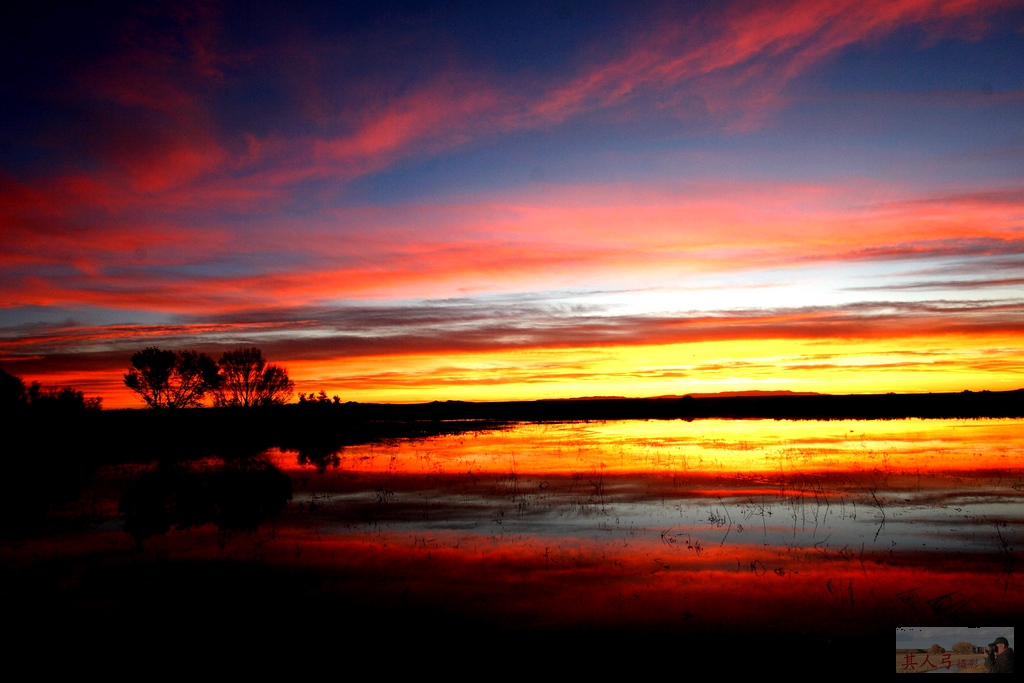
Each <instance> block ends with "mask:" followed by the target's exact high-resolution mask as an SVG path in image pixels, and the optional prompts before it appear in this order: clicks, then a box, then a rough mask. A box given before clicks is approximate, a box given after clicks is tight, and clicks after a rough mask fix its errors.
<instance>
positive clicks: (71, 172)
mask: <svg viewBox="0 0 1024 683" xmlns="http://www.w3.org/2000/svg"><path fill="white" fill-rule="evenodd" d="M321 4H325V5H326V4H327V3H307V4H303V3H260V2H247V3H205V2H204V3H196V4H194V5H191V4H188V3H180V2H169V3H163V4H160V5H157V3H114V4H110V5H107V7H106V9H104V10H102V11H97V10H95V9H94V8H93V7H92V6H91V4H90V3H80V4H76V5H73V6H72V7H70V8H62V9H55V7H60V6H61V5H62V3H58V4H57V5H54V6H50V7H46V6H45V5H41V4H40V5H34V4H30V9H28V10H25V12H27V14H18V15H10V14H7V13H6V12H8V10H5V15H4V19H3V22H0V27H2V28H0V31H2V41H0V50H2V53H3V69H4V78H3V80H2V82H0V99H2V101H3V102H4V106H3V107H2V108H0V118H2V125H0V226H2V240H0V254H2V267H0V292H2V297H0V366H2V367H3V369H4V370H6V371H7V372H10V373H12V374H16V375H19V376H21V377H23V378H24V379H25V380H26V381H32V380H37V381H40V382H42V383H43V385H44V386H55V385H64V384H72V385H74V386H75V387H76V388H78V389H81V390H83V391H85V392H86V394H87V395H92V396H96V395H98V396H102V397H103V399H104V406H105V407H111V408H114V407H142V405H143V404H142V402H141V401H140V400H138V399H137V398H136V397H134V396H133V395H132V394H131V393H130V392H129V391H128V390H127V389H126V388H125V387H124V385H123V382H122V375H123V374H124V372H125V371H126V369H127V367H128V362H129V361H128V359H129V357H130V356H131V354H132V353H133V352H135V351H138V350H141V349H143V348H145V347H148V346H158V347H160V348H167V349H174V350H183V349H195V350H199V351H205V352H207V353H209V354H211V355H213V356H215V357H219V356H220V354H221V353H222V352H223V351H225V350H229V349H233V348H236V347H238V346H240V345H246V346H250V345H256V346H259V347H260V348H262V349H263V351H264V354H265V356H267V357H268V358H269V359H270V360H272V361H275V362H277V363H280V364H281V365H284V366H285V367H286V368H288V370H289V372H290V374H291V376H292V378H293V379H294V380H295V381H296V389H297V391H302V392H309V391H319V390H321V389H323V390H325V391H326V392H327V393H328V394H338V395H339V396H340V397H341V398H342V400H356V401H395V402H398V401H401V402H406V401H430V400H446V399H465V400H502V399H535V398H551V397H571V396H594V395H621V396H657V395H683V394H687V393H696V392H702V393H703V392H717V391H741V390H792V391H820V392H831V393H863V392H888V391H907V392H923V391H961V390H964V389H972V390H981V389H990V390H1006V389H1017V388H1022V387H1024V334H1022V333H1024V6H1022V5H1021V3H1020V1H1019V0H1007V1H1002V0H993V1H990V2H984V1H979V2H972V1H971V0H950V1H942V0H937V1H934V0H878V1H875V0H849V1H848V0H820V1H818V0H815V1H811V0H793V1H780V2H772V3H764V2H708V3H668V2H664V3H661V2H658V3H643V2H630V3H623V2H619V3H602V2H586V3H583V2H564V3H560V2H552V1H551V0H546V1H544V2H535V3H531V2H518V3H505V4H504V7H503V8H501V9H495V8H494V7H493V6H492V5H491V4H490V3H472V2H465V3H411V2H410V3H400V2H370V3H352V2H350V3H336V4H337V5H338V7H324V6H321Z"/></svg>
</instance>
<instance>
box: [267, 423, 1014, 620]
mask: <svg viewBox="0 0 1024 683" xmlns="http://www.w3.org/2000/svg"><path fill="white" fill-rule="evenodd" d="M271 456H272V457H273V458H274V459H275V461H276V462H278V464H279V465H280V466H281V467H283V468H291V470H292V471H293V472H295V474H296V476H297V477H299V478H300V484H299V485H298V486H297V488H296V495H295V501H296V503H298V507H299V509H300V510H302V512H303V515H302V526H301V527H299V528H296V529H295V533H296V535H297V537H299V538H308V537H309V536H308V535H307V534H310V533H315V534H316V538H317V539H318V541H317V543H318V544H319V545H320V546H323V545H324V544H328V545H331V547H333V548H335V550H336V551H337V548H340V547H346V548H348V552H358V553H361V554H364V555H365V554H366V553H371V554H375V555H376V556H379V555H380V553H381V552H382V551H381V550H380V548H381V547H382V546H383V547H386V548H387V555H388V557H389V558H391V559H392V560H393V561H395V562H396V563H400V564H408V563H417V564H418V565H419V569H420V571H422V572H426V574H425V576H432V575H433V568H434V567H437V566H438V565H439V564H441V563H438V562H437V561H436V560H437V559H438V558H439V557H445V558H446V562H447V563H450V564H448V565H447V566H446V568H445V570H444V572H446V574H445V575H447V573H448V572H451V573H453V575H460V576H461V575H462V573H463V572H465V571H467V568H468V567H478V565H479V564H480V563H484V564H487V565H488V568H487V572H488V575H489V576H490V577H491V578H492V579H494V580H496V581H498V584H499V585H504V583H503V582H512V583H515V584H517V585H520V586H526V587H528V588H527V589H526V590H527V594H532V592H533V591H534V590H535V589H536V590H539V587H540V586H544V585H545V584H546V580H544V579H539V578H537V574H536V572H537V571H538V570H539V569H543V571H544V572H552V571H559V572H563V573H564V576H569V575H573V576H574V577H575V578H574V579H573V580H574V581H581V582H582V583H581V584H580V585H581V586H583V587H582V588H581V589H580V590H581V591H583V593H584V594H586V595H587V597H583V596H582V595H580V596H578V597H579V599H580V600H582V601H585V602H587V603H588V604H590V605H591V606H594V605H597V604H604V600H605V599H606V598H609V596H618V598H617V599H623V598H622V596H623V595H625V596H630V595H635V596H640V597H636V598H634V600H641V599H643V602H644V604H645V605H646V607H645V608H637V609H636V610H635V611H631V608H630V609H627V608H626V606H625V605H619V606H618V607H616V608H615V610H616V611H615V612H614V613H616V614H619V616H618V617H616V619H619V618H626V617H625V616H623V615H624V614H627V615H631V616H630V617H629V618H632V619H636V620H639V621H640V622H641V623H647V622H649V621H650V620H653V621H659V620H665V619H667V620H669V621H670V622H671V623H677V622H678V623H681V622H679V615H680V614H683V615H685V614H689V615H691V616H690V617H686V620H688V619H690V618H691V617H692V618H693V619H696V620H698V621H699V620H702V619H703V620H704V621H702V623H704V624H705V625H708V623H709V622H708V621H707V620H709V619H711V618H712V616H714V621H715V623H725V622H722V621H721V619H722V615H726V614H732V615H733V616H734V617H736V618H739V615H740V614H743V613H746V614H748V616H749V614H750V613H751V612H750V610H753V613H755V614H758V615H760V616H761V617H762V618H763V617H765V616H766V615H767V614H769V613H772V614H773V617H772V618H773V619H774V618H776V617H775V616H774V612H772V610H783V611H785V612H786V613H787V617H786V618H787V619H788V620H791V621H792V622H794V624H795V623H799V624H801V626H800V628H802V629H804V630H807V631H813V630H814V628H816V627H817V626H821V625H822V624H825V623H828V624H831V626H830V627H831V628H837V629H840V630H846V631H847V632H850V631H853V632H856V631H857V630H858V629H863V628H864V625H865V623H866V622H870V621H871V620H872V619H876V618H879V616H880V615H885V616H886V618H891V617H895V616H899V617H900V618H901V619H903V620H904V623H910V620H913V619H919V620H922V621H923V622H924V623H928V622H929V620H935V619H939V620H941V621H942V623H960V622H962V621H965V620H968V621H969V620H970V619H971V618H974V617H977V616H978V615H979V614H989V613H991V612H993V611H995V612H996V613H1014V610H1016V611H1017V612H1019V610H1020V608H1021V607H1022V606H1024V601H1022V585H1021V582H1020V579H1019V575H1018V570H1019V567H1018V566H1017V565H1018V556H1019V555H1018V553H1019V549H1020V548H1021V546H1022V545H1024V532H1022V529H1024V508H1022V507H1021V502H1024V493H1022V488H1024V424H1022V423H1021V422H1020V421H1012V420H979V421H954V420H949V421H938V420H908V421H892V422H857V421H837V422H776V421H769V420H746V421H725V420H707V421H695V422H689V423H688V422H682V421H649V422H640V421H633V422H629V421H622V422H606V423H571V424H524V425H519V426H516V427H514V428H511V429H507V430H495V431H486V432H479V433H475V434H461V435H450V436H442V437H437V438H431V439H424V440H410V441H402V442H394V443H390V444H384V445H381V444H373V445H365V446H356V447H349V448H345V449H343V450H341V451H339V452H337V453H336V454H335V457H336V458H337V463H338V465H337V467H336V468H333V469H321V470H320V471H319V473H318V474H312V475H308V474H307V475H303V474H302V471H303V470H302V468H299V467H298V466H297V465H296V459H295V453H294V452H288V451H273V452H272V453H271ZM306 471H307V472H308V470H306ZM333 544H340V545H333ZM353 544H354V545H353ZM357 548H358V550H356V549H357ZM396 554H397V555H396ZM496 554H497V555H500V556H501V557H502V558H503V559H502V560H501V561H500V562H498V565H497V566H491V565H490V560H493V559H495V557H496ZM399 556H400V557H401V558H402V559H401V560H399V559H398V557H399ZM428 558H429V561H427V560H428ZM470 558H472V559H470ZM467 562H468V565H465V563H467ZM451 563H453V564H454V565H462V566H461V568H460V569H456V568H455V567H454V566H452V564H451ZM580 571H584V574H585V576H583V577H580V576H577V573H578V572H580ZM524 577H529V578H524ZM549 578H550V577H549ZM443 579H444V577H441V576H439V577H437V579H436V580H437V581H439V582H441V584H442V585H441V586H440V587H439V586H434V587H433V588H431V590H432V591H435V592H438V593H440V594H445V595H448V596H449V598H451V599H452V600H454V601H455V602H456V603H457V602H459V601H460V600H461V599H462V598H463V597H464V593H463V591H464V589H465V587H466V586H467V585H469V586H472V585H476V582H474V581H471V580H469V579H468V578H466V582H465V583H458V591H457V594H458V596H459V597H458V598H456V597H455V596H454V595H453V594H452V591H455V590H456V589H455V587H454V585H453V586H452V587H450V588H448V589H445V588H444V580H443ZM408 580H409V579H408V577H404V576H403V577H397V576H396V577H394V581H395V582H397V583H401V582H403V581H408ZM422 580H423V579H422V578H421V579H418V580H417V582H420V581H422ZM521 581H525V583H520V582H521ZM588 587H589V588H588ZM479 590H480V591H482V593H483V594H484V595H485V596H486V597H481V596H477V599H480V600H484V599H486V600H489V601H494V600H497V601H499V602H502V601H504V600H507V598H502V597H501V596H498V595H495V594H494V593H495V591H494V590H493V589H491V588H486V589H485V588H484V587H479ZM595 591H596V593H595ZM695 592H699V593H701V594H703V595H705V596H713V598H712V599H711V600H709V601H707V602H705V601H704V600H701V599H698V598H696V597H695V596H694V593H695ZM598 594H600V596H603V597H599V596H598ZM519 598H521V599H517V601H516V605H515V606H514V607H512V606H510V607H509V609H510V610H512V611H513V612H518V611H520V610H525V611H526V612H527V613H529V614H531V615H533V616H534V617H536V616H537V614H538V613H539V614H543V615H544V616H545V618H549V619H555V620H558V619H567V620H569V622H570V623H576V622H577V621H578V620H579V619H580V618H581V617H580V610H583V611H584V612H587V613H588V614H590V608H589V607H588V608H586V609H584V608H583V607H582V606H581V605H579V604H576V605H575V606H574V607H572V609H569V608H568V607H566V606H563V607H557V605H556V603H557V602H558V601H557V600H556V601H555V602H552V601H550V600H548V601H546V602H545V603H544V604H543V605H541V604H531V605H530V606H529V607H527V603H529V600H526V602H523V600H524V599H525V598H523V596H519ZM424 599H427V598H426V597H425V596H424ZM561 599H562V598H559V600H561ZM565 599H568V598H565ZM649 601H654V602H655V603H657V604H651V602H649ZM615 602H616V601H615V600H612V601H611V603H608V604H605V605H604V606H605V608H607V609H609V610H611V609H612V607H613V605H612V603H615ZM627 602H628V601H627ZM698 604H703V607H702V609H701V610H698V609H695V607H696V605H698ZM670 606H671V607H670ZM620 608H621V609H620ZM621 610H626V611H625V613H620V612H621ZM672 610H678V612H673V611H672ZM825 612H828V613H829V616H828V618H827V619H826V616H825V614H824V613H825ZM612 613H613V612H609V613H608V614H605V616H603V617H601V616H599V615H597V614H590V616H589V617H587V618H592V619H598V620H599V621H600V620H602V619H604V620H607V619H609V618H610V616H609V615H610V614H612ZM555 615H559V616H557V617H556V616H555ZM840 617H841V618H840ZM822 619H825V621H821V620H822ZM792 625H793V624H791V626H792Z"/></svg>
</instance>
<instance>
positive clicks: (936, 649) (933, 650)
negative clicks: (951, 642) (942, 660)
mask: <svg viewBox="0 0 1024 683" xmlns="http://www.w3.org/2000/svg"><path fill="white" fill-rule="evenodd" d="M945 651H946V648H944V647H942V646H941V645H939V644H938V643H935V644H934V645H932V646H931V647H930V648H928V653H929V654H933V655H941V654H942V653H943V652H945Z"/></svg>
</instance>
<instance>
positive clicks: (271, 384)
mask: <svg viewBox="0 0 1024 683" xmlns="http://www.w3.org/2000/svg"><path fill="white" fill-rule="evenodd" d="M220 368H221V372H222V373H223V382H222V383H221V386H220V390H219V391H218V394H217V404H218V405H222V406H246V407H248V406H267V405H281V404H283V403H286V402H287V401H288V399H289V398H291V396H292V393H293V392H294V390H295V383H294V382H292V381H291V380H290V379H289V378H288V372H287V371H286V370H285V369H284V368H282V367H281V366H280V365H274V364H273V363H270V364H268V363H267V362H266V361H265V360H264V359H263V352H262V351H260V350H259V349H258V348H256V347H255V346H253V347H250V348H248V349H246V348H240V349H236V350H235V351H228V352H226V353H225V354H224V355H223V356H221V359H220Z"/></svg>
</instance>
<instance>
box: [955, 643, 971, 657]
mask: <svg viewBox="0 0 1024 683" xmlns="http://www.w3.org/2000/svg"><path fill="white" fill-rule="evenodd" d="M973 649H974V645H972V644H971V643H968V642H967V641H966V640H961V641H960V642H958V643H953V652H956V653H958V654H962V655H969V654H971V652H973Z"/></svg>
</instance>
